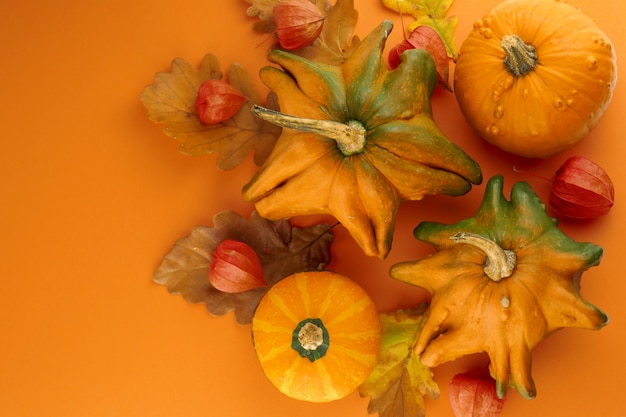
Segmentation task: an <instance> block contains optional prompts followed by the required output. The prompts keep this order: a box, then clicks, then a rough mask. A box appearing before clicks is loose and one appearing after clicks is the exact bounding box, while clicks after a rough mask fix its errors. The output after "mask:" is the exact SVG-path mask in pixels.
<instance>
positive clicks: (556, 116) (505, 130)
mask: <svg viewBox="0 0 626 417" xmlns="http://www.w3.org/2000/svg"><path fill="white" fill-rule="evenodd" d="M507 35H517V36H519V38H520V39H521V40H522V41H523V42H524V43H526V44H529V45H532V46H533V47H535V48H536V54H537V60H538V64H537V66H536V67H535V69H534V70H531V71H530V72H528V73H526V74H525V75H522V76H519V77H518V76H515V75H513V74H512V73H511V72H510V71H509V70H507V68H506V66H505V65H503V61H504V59H505V51H504V50H503V48H502V46H501V45H500V43H501V40H502V38H503V37H504V36H507ZM616 82H617V66H616V56H615V51H614V48H613V46H612V44H611V42H610V40H609V39H608V38H607V36H606V35H605V34H604V33H603V32H602V31H601V30H600V28H598V26H597V25H596V24H595V23H594V22H593V21H592V20H591V18H589V17H587V16H586V15H584V14H583V13H582V12H581V11H580V10H578V9H576V8H575V7H573V6H571V5H568V4H566V3H562V2H559V1H557V0H507V1H505V2H503V3H501V4H499V5H498V6H496V7H495V8H494V9H492V10H491V11H490V12H489V13H487V14H486V15H485V16H484V17H483V18H482V19H481V20H478V21H477V22H476V23H474V27H473V30H472V32H471V33H470V35H469V36H468V38H467V39H466V40H465V41H464V42H463V44H462V45H461V48H460V51H459V57H458V60H457V62H456V67H455V73H454V91H455V94H456V98H457V101H458V103H459V106H460V108H461V111H462V113H463V115H464V116H465V119H466V120H467V122H468V123H469V124H470V125H471V126H472V127H473V128H474V130H475V131H476V134H477V135H478V136H480V137H482V138H483V139H485V140H486V141H488V142H490V143H491V144H494V145H496V146H497V147H499V148H501V149H503V150H504V151H507V152H509V153H512V154H515V155H519V156H523V157H527V158H546V157H550V156H554V155H557V154H559V153H561V152H563V151H565V150H567V149H570V148H571V147H573V146H574V145H575V144H577V143H578V142H579V141H581V140H582V139H583V138H584V137H585V136H586V135H587V134H588V133H589V131H590V130H591V129H593V128H594V127H595V126H596V125H597V124H598V122H599V121H600V119H601V117H602V115H603V114H604V112H605V110H606V108H607V107H608V105H609V103H610V101H611V98H612V96H613V90H614V88H615V84H616Z"/></svg>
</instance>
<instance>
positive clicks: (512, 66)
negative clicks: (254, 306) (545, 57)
mask: <svg viewBox="0 0 626 417" xmlns="http://www.w3.org/2000/svg"><path fill="white" fill-rule="evenodd" d="M500 46H501V47H502V49H503V50H504V53H505V57H504V65H506V68H507V69H508V70H509V72H510V73H511V74H513V75H515V76H516V77H521V76H523V75H525V74H526V73H528V72H530V71H533V70H534V69H535V67H536V66H537V62H538V61H537V49H536V48H535V47H534V46H532V45H530V44H527V43H524V41H523V40H522V39H521V38H520V37H519V36H517V35H505V36H503V37H502V40H501V41H500Z"/></svg>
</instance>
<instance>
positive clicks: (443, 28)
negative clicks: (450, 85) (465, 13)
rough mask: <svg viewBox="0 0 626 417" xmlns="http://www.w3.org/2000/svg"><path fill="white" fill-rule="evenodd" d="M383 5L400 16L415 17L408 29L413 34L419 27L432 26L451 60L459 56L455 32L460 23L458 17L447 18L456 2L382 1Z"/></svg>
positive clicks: (447, 0)
mask: <svg viewBox="0 0 626 417" xmlns="http://www.w3.org/2000/svg"><path fill="white" fill-rule="evenodd" d="M380 1H381V2H382V4H383V5H384V6H385V7H387V8H389V9H391V10H394V11H396V12H398V13H400V14H403V15H404V14H408V15H410V16H413V18H414V19H415V21H414V22H413V23H411V24H410V25H409V27H408V30H409V32H412V31H413V30H414V29H415V28H417V27H418V26H430V27H431V28H433V29H434V30H435V32H437V34H438V35H439V36H440V37H441V40H442V41H443V43H444V44H445V46H446V51H447V53H448V56H449V57H450V58H454V57H455V56H456V54H457V51H456V45H455V43H454V30H455V29H456V25H457V22H458V18H457V17H456V16H453V17H446V14H447V13H448V10H449V9H450V6H452V3H453V2H454V0H380Z"/></svg>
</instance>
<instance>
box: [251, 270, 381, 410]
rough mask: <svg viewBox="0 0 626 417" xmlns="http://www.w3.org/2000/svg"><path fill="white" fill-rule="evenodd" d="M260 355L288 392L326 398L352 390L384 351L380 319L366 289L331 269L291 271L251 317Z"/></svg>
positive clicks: (312, 398)
mask: <svg viewBox="0 0 626 417" xmlns="http://www.w3.org/2000/svg"><path fill="white" fill-rule="evenodd" d="M252 336H253V341H254V347H255V350H256V353H257V356H258V358H259V360H260V362H261V366H262V368H263V371H264V372H265V375H266V376H267V377H268V379H269V380H270V381H271V382H272V384H274V386H276V388H278V389H279V390H280V391H281V392H282V393H284V394H286V395H287V396H289V397H291V398H294V399H298V400H303V401H310V402H328V401H333V400H337V399H340V398H343V397H345V396H347V395H349V394H350V393H352V392H353V391H354V390H355V389H356V388H357V387H358V386H359V385H360V384H361V383H363V381H365V379H366V378H367V377H368V376H369V374H370V373H371V371H372V369H373V368H374V365H375V364H376V361H377V359H378V354H379V351H380V343H381V333H380V321H379V318H378V313H377V311H376V307H375V305H374V303H373V302H372V300H371V299H370V297H369V296H368V295H367V293H366V292H365V290H363V288H361V287H360V286H359V285H358V284H357V283H355V282H354V281H352V280H351V279H349V278H346V277H344V276H343V275H339V274H336V273H334V272H329V271H313V272H301V273H297V274H293V275H290V276H288V277H286V278H284V279H283V280H281V281H280V282H278V283H277V284H275V285H274V286H272V288H270V290H269V291H268V292H267V293H266V294H265V296H264V297H263V298H262V299H261V301H260V303H259V305H258V307H257V309H256V312H255V314H254V318H253V319H252Z"/></svg>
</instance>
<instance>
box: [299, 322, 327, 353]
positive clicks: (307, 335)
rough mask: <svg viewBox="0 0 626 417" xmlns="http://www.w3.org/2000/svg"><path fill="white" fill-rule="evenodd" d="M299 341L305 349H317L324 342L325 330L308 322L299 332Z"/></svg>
mask: <svg viewBox="0 0 626 417" xmlns="http://www.w3.org/2000/svg"><path fill="white" fill-rule="evenodd" d="M298 342H300V345H301V346H302V348H303V349H306V350H315V349H317V348H318V347H320V346H321V345H322V343H324V331H323V330H322V328H321V327H319V326H318V325H316V324H313V323H311V322H307V323H305V325H304V326H302V327H301V328H300V331H299V332H298Z"/></svg>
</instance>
